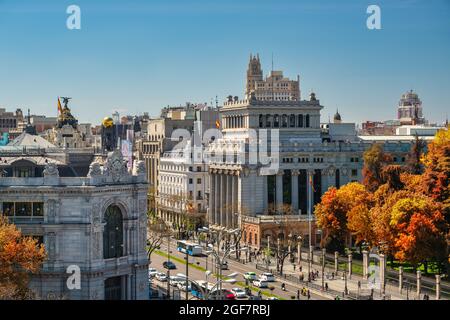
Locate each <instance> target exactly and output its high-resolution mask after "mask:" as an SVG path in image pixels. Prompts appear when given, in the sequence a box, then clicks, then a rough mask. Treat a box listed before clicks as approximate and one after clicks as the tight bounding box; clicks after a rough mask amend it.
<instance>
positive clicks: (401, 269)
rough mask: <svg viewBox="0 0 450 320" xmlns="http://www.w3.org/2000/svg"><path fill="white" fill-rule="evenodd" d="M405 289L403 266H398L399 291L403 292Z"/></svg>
mask: <svg viewBox="0 0 450 320" xmlns="http://www.w3.org/2000/svg"><path fill="white" fill-rule="evenodd" d="M402 289H403V267H399V268H398V292H399V293H400V294H402Z"/></svg>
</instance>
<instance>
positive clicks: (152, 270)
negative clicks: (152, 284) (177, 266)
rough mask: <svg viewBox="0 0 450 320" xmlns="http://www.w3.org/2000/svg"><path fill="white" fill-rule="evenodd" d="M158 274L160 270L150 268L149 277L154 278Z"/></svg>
mask: <svg viewBox="0 0 450 320" xmlns="http://www.w3.org/2000/svg"><path fill="white" fill-rule="evenodd" d="M157 273H158V270H156V269H155V268H148V277H149V278H153V277H154V276H156V274H157Z"/></svg>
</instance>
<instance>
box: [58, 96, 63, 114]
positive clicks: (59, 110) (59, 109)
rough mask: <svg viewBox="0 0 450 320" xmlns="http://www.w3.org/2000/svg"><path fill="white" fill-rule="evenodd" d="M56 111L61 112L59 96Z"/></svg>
mask: <svg viewBox="0 0 450 320" xmlns="http://www.w3.org/2000/svg"><path fill="white" fill-rule="evenodd" d="M58 112H59V113H60V114H61V112H62V107H61V101H59V97H58Z"/></svg>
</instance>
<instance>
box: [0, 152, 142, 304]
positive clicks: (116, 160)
mask: <svg viewBox="0 0 450 320" xmlns="http://www.w3.org/2000/svg"><path fill="white" fill-rule="evenodd" d="M81 153H83V149H72V150H68V149H60V148H51V149H46V148H45V147H44V148H41V147H39V146H33V147H31V146H28V147H27V148H26V149H25V148H23V146H21V147H16V146H6V147H0V154H1V158H2V163H1V164H0V171H1V172H2V175H1V176H0V210H1V211H2V212H3V214H5V215H6V216H7V217H8V219H9V220H10V221H12V222H13V223H15V224H16V225H17V226H18V227H19V229H21V231H22V233H23V234H25V235H29V236H33V237H36V238H37V239H38V240H39V241H40V242H42V243H44V245H45V248H46V250H47V253H48V258H47V259H46V261H45V263H44V265H43V267H42V269H41V270H40V272H39V273H38V274H36V275H33V277H32V280H31V288H32V290H33V292H34V293H35V295H36V297H37V298H40V299H83V300H84V299H86V300H92V299H93V300H104V299H133V300H134V299H148V296H149V289H148V285H149V284H148V270H147V268H148V260H147V253H146V237H147V235H146V232H147V200H146V197H147V182H146V177H145V168H144V164H143V163H142V162H135V163H134V167H133V171H132V172H129V171H128V170H127V168H126V164H125V161H124V159H123V157H122V155H121V153H120V152H119V151H118V150H115V151H114V152H111V153H109V154H108V155H107V156H101V155H94V154H93V153H92V151H89V150H88V151H86V153H85V154H84V155H81ZM71 268H72V269H71ZM73 268H75V269H76V268H79V270H80V276H81V278H80V281H81V282H80V288H79V289H77V288H75V289H73V288H71V287H69V286H68V285H67V281H68V278H69V276H71V275H72V273H71V272H69V271H68V270H74V269H73Z"/></svg>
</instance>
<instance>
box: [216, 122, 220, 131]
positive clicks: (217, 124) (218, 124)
mask: <svg viewBox="0 0 450 320" xmlns="http://www.w3.org/2000/svg"><path fill="white" fill-rule="evenodd" d="M216 128H217V129H219V128H220V121H219V120H216Z"/></svg>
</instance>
